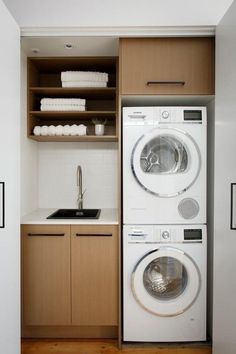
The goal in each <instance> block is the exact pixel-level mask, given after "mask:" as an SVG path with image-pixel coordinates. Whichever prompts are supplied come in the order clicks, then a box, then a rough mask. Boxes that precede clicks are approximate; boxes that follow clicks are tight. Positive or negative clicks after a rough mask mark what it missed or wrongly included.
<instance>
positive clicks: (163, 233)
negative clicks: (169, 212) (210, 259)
mask: <svg viewBox="0 0 236 354" xmlns="http://www.w3.org/2000/svg"><path fill="white" fill-rule="evenodd" d="M203 230H204V228H203V227H198V228H196V225H188V226H187V225H181V226H177V225H159V226H158V225H127V226H125V229H124V242H125V243H126V242H128V243H143V244H144V243H145V244H149V243H150V244H160V243H163V244H167V243H168V244H175V243H202V242H204V232H205V231H203Z"/></svg>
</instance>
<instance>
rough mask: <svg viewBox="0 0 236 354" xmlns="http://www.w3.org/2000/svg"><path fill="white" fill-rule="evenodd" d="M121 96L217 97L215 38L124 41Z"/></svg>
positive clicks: (131, 39)
mask: <svg viewBox="0 0 236 354" xmlns="http://www.w3.org/2000/svg"><path fill="white" fill-rule="evenodd" d="M120 58H121V68H120V70H121V94H123V95H130V94H139V95H140V94H142V95H151V94H170V95H172V94H174V95H186V94H191V95H212V94H214V71H215V69H214V39H213V38H123V39H121V42H120Z"/></svg>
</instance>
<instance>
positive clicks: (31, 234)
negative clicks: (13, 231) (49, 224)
mask: <svg viewBox="0 0 236 354" xmlns="http://www.w3.org/2000/svg"><path fill="white" fill-rule="evenodd" d="M28 236H65V234H36V233H28Z"/></svg>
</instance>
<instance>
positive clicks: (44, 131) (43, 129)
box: [41, 125, 48, 136]
mask: <svg viewBox="0 0 236 354" xmlns="http://www.w3.org/2000/svg"><path fill="white" fill-rule="evenodd" d="M41 135H43V136H45V135H48V126H47V125H43V126H42V127H41Z"/></svg>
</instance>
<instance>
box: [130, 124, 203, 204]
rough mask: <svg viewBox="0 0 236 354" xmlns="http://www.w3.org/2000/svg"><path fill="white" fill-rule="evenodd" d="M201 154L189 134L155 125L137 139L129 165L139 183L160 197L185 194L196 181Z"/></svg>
mask: <svg viewBox="0 0 236 354" xmlns="http://www.w3.org/2000/svg"><path fill="white" fill-rule="evenodd" d="M200 167H201V155H200V151H199V148H198V146H197V144H196V142H195V141H194V139H193V138H192V137H191V135H189V134H188V133H186V132H184V131H182V130H179V129H174V128H156V129H153V130H151V131H149V132H148V133H146V134H144V135H143V136H142V137H141V138H139V140H138V141H137V142H136V144H135V146H134V148H133V151H132V155H131V168H132V172H133V174H134V177H135V178H136V180H137V182H138V183H139V184H140V186H141V187H142V188H143V189H144V190H146V191H148V192H150V193H152V194H155V195H157V196H159V197H174V196H177V195H179V194H182V193H184V192H185V191H186V190H188V189H189V188H190V187H191V186H192V185H193V184H194V182H195V181H196V179H197V177H198V175H199V172H200Z"/></svg>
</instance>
